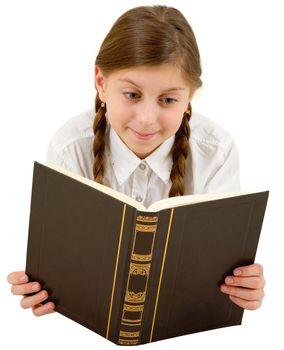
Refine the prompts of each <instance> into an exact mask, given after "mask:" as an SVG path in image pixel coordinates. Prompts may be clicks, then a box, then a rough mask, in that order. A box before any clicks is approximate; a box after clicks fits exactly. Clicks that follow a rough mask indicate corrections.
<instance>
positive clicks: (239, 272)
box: [234, 270, 242, 276]
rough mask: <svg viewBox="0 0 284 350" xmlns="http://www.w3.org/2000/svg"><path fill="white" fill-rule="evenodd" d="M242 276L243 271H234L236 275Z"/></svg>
mask: <svg viewBox="0 0 284 350" xmlns="http://www.w3.org/2000/svg"><path fill="white" fill-rule="evenodd" d="M241 274H242V271H241V270H235V271H234V275H236V276H239V275H241Z"/></svg>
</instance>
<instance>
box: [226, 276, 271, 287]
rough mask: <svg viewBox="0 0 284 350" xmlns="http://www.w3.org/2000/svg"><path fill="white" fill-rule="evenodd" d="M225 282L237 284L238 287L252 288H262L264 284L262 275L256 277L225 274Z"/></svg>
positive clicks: (231, 284)
mask: <svg viewBox="0 0 284 350" xmlns="http://www.w3.org/2000/svg"><path fill="white" fill-rule="evenodd" d="M225 283H226V284H228V285H230V286H238V287H245V288H254V289H262V288H264V286H265V280H264V278H263V276H258V277H255V276H253V277H236V276H227V277H226V278H225Z"/></svg>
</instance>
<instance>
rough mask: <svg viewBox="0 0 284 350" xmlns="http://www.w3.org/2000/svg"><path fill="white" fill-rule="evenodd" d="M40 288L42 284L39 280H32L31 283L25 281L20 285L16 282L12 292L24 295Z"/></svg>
mask: <svg viewBox="0 0 284 350" xmlns="http://www.w3.org/2000/svg"><path fill="white" fill-rule="evenodd" d="M40 288H41V286H40V284H39V283H38V282H30V283H24V284H19V285H16V284H14V285H12V287H11V292H12V294H14V295H24V294H30V293H34V292H38V291H39V290H40Z"/></svg>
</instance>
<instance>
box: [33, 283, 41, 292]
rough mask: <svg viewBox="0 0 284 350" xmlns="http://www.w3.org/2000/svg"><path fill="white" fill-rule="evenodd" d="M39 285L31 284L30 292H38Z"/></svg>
mask: <svg viewBox="0 0 284 350" xmlns="http://www.w3.org/2000/svg"><path fill="white" fill-rule="evenodd" d="M39 288H40V287H39V284H38V283H34V284H32V291H33V292H35V291H36V290H39Z"/></svg>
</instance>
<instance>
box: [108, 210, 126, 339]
mask: <svg viewBox="0 0 284 350" xmlns="http://www.w3.org/2000/svg"><path fill="white" fill-rule="evenodd" d="M125 213H126V204H124V206H123V213H122V218H121V225H120V233H119V243H118V248H117V253H116V263H115V269H114V276H113V282H112V292H111V301H110V307H109V313H108V323H107V332H106V339H108V334H109V327H110V319H111V313H112V303H113V296H114V291H115V283H116V274H117V267H118V260H119V254H120V246H121V240H122V233H123V227H124V219H125Z"/></svg>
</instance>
